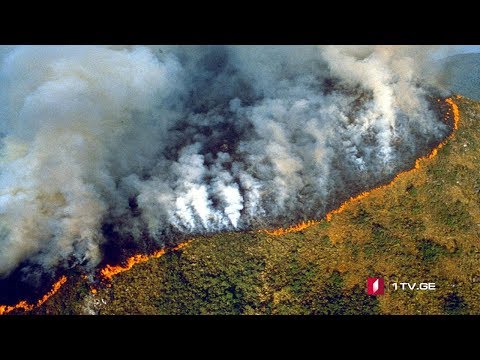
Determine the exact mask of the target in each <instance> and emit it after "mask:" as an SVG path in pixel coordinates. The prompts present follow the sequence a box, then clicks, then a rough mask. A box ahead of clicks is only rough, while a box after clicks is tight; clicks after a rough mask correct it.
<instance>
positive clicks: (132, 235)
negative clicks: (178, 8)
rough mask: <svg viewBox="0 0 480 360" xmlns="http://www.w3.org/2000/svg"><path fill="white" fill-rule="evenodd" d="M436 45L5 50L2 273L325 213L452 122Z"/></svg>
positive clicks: (0, 122)
mask: <svg viewBox="0 0 480 360" xmlns="http://www.w3.org/2000/svg"><path fill="white" fill-rule="evenodd" d="M434 51H437V49H436V48H434V47H425V46H420V47H406V46H355V47H352V46H297V47H292V46H280V47H272V46H188V47H186V46H164V47H163V46H158V47H142V46H130V47H100V46H59V47H53V46H41V47H31V46H25V47H15V48H13V49H6V50H3V51H2V52H1V53H0V55H1V56H2V58H3V60H2V65H1V74H0V76H1V78H0V136H1V147H0V151H1V155H0V156H1V157H0V276H4V277H5V276H8V274H10V273H11V271H13V270H14V269H17V268H18V267H19V265H20V264H21V265H20V266H21V267H22V269H23V271H24V274H25V278H26V279H27V280H28V279H29V278H35V274H36V273H38V272H41V273H48V272H53V271H55V270H56V269H58V268H72V267H78V266H81V267H82V268H83V269H85V270H88V269H93V268H94V267H95V266H96V265H97V264H98V263H99V262H100V261H101V260H102V258H103V256H104V254H103V253H102V249H105V245H108V244H109V243H116V244H117V246H119V247H121V246H123V245H122V244H124V243H126V242H128V243H134V244H137V246H138V248H140V249H141V248H142V247H144V246H146V245H145V244H146V243H154V244H156V245H157V246H162V245H163V244H165V243H166V242H170V241H173V240H172V239H175V238H176V237H181V236H186V235H191V234H199V233H211V232H218V231H226V230H244V229H251V228H258V227H265V226H278V225H289V224H290V223H291V222H293V221H298V220H301V219H312V218H319V217H321V216H322V215H324V214H325V213H326V211H328V210H330V209H332V208H333V207H335V206H336V205H338V204H339V203H340V202H341V201H343V200H345V198H347V197H349V196H352V195H354V194H356V193H358V192H359V191H362V190H366V189H368V188H370V187H372V186H374V185H376V184H379V183H381V182H384V181H386V180H388V179H390V178H391V177H392V176H393V175H394V174H395V173H396V172H398V171H399V170H401V169H405V168H408V167H410V166H411V165H412V163H413V161H414V159H415V158H416V157H417V156H418V154H419V153H421V152H422V151H425V150H426V149H427V148H428V147H429V146H432V145H433V144H434V143H436V142H438V141H440V140H441V139H442V138H443V137H444V136H446V134H447V133H448V131H449V129H448V127H447V125H446V124H445V123H443V122H442V121H441V120H440V119H439V117H438V116H436V115H435V113H434V111H433V110H432V108H431V106H430V103H429V100H428V96H429V95H431V89H432V87H433V86H435V81H434V77H433V76H431V75H429V76H427V78H426V76H425V74H428V71H426V69H427V68H428V67H429V64H430V61H431V56H430V55H431V54H432V53H433V52H434ZM437 94H438V93H437ZM33 269H35V271H34V270H33Z"/></svg>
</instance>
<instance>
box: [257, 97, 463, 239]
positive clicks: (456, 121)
mask: <svg viewBox="0 0 480 360" xmlns="http://www.w3.org/2000/svg"><path fill="white" fill-rule="evenodd" d="M456 98H457V99H460V98H461V96H460V95H457V97H456ZM445 102H446V103H447V104H449V105H450V106H451V109H452V112H453V130H454V131H455V130H458V126H459V123H460V111H459V110H458V105H457V104H455V102H454V101H453V99H452V98H448V99H445ZM446 115H449V112H447V114H446ZM454 136H455V133H454V132H452V133H451V134H450V135H449V136H448V137H447V138H446V139H445V140H443V141H442V142H441V143H439V144H438V145H437V146H436V147H435V148H434V149H432V151H431V152H430V153H429V154H428V155H426V156H423V157H421V158H418V159H417V160H415V165H414V167H413V168H411V169H409V170H405V171H402V172H400V173H398V174H397V175H395V177H394V178H393V180H392V181H390V182H389V183H388V184H385V185H381V186H379V187H376V188H374V189H372V190H370V191H364V192H362V193H360V194H358V195H357V196H353V197H351V198H350V199H348V200H346V201H344V202H343V203H342V204H341V205H340V206H339V207H338V208H336V209H334V210H332V211H330V212H328V213H327V214H326V215H325V220H327V222H330V221H331V220H332V216H333V215H335V214H340V213H341V212H343V211H344V210H345V209H346V208H347V206H349V205H350V204H352V203H354V202H357V201H359V200H361V199H364V198H366V197H367V196H369V195H370V194H371V193H373V192H374V191H379V190H381V189H386V188H388V187H390V186H392V185H393V183H395V182H396V181H397V180H398V179H399V178H400V177H402V176H405V174H408V173H410V172H413V171H416V170H418V169H420V168H421V167H422V165H423V164H422V163H424V162H425V161H428V160H431V159H433V158H434V157H435V156H437V154H438V150H440V149H441V148H442V147H444V146H445V145H446V144H447V142H448V141H450V140H451V139H452V138H453V137H454ZM318 223H319V221H316V220H308V221H303V222H301V223H300V224H297V225H292V226H290V227H288V228H286V229H283V228H280V229H275V230H260V231H261V232H265V233H266V234H268V235H273V236H279V235H284V234H288V233H292V232H297V231H302V230H304V229H306V228H308V227H310V226H313V225H316V224H318Z"/></svg>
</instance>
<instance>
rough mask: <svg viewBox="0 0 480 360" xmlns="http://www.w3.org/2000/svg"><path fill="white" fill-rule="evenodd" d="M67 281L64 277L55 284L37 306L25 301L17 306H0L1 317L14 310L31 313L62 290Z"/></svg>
mask: <svg viewBox="0 0 480 360" xmlns="http://www.w3.org/2000/svg"><path fill="white" fill-rule="evenodd" d="M66 281H67V277H66V276H62V277H61V278H60V279H59V280H58V281H57V282H56V283H55V284H53V286H52V289H51V290H50V291H49V292H48V293H46V294H45V295H43V297H42V298H41V299H39V300H38V301H37V302H36V303H35V304H29V303H28V302H26V301H25V300H22V301H20V302H19V303H18V304H16V305H12V306H8V305H0V315H5V314H8V313H9V312H12V311H13V310H23V311H31V310H33V309H35V308H37V307H39V306H41V305H42V304H43V303H44V302H45V301H47V300H48V299H50V297H52V296H53V295H54V294H55V293H56V292H57V291H58V290H60V288H61V287H62V285H63V284H65V282H66Z"/></svg>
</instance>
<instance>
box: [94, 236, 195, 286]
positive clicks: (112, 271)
mask: <svg viewBox="0 0 480 360" xmlns="http://www.w3.org/2000/svg"><path fill="white" fill-rule="evenodd" d="M191 241H192V240H188V241H186V242H183V243H181V244H179V245H177V246H175V247H174V248H172V249H171V250H173V251H177V250H180V249H182V248H184V247H185V246H187V245H188V244H189V243H190V242H191ZM166 251H167V249H161V250H158V251H155V252H154V253H153V254H150V255H143V254H137V255H134V256H131V257H129V258H128V259H127V260H126V261H125V264H124V265H107V266H105V267H104V268H103V269H102V270H100V275H101V276H102V278H104V279H106V280H111V279H112V277H114V276H115V275H117V274H120V273H122V272H124V271H128V270H130V269H131V268H132V267H133V266H134V265H136V264H140V263H143V262H146V261H148V260H150V259H154V258H159V257H161V256H163V255H164V254H165V253H166ZM96 292H97V291H96V290H95V289H92V293H94V294H95V293H96Z"/></svg>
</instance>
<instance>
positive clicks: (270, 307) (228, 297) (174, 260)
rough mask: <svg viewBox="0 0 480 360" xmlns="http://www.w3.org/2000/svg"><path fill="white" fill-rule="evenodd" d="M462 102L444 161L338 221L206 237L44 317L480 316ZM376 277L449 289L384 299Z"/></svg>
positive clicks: (473, 195) (471, 122)
mask: <svg viewBox="0 0 480 360" xmlns="http://www.w3.org/2000/svg"><path fill="white" fill-rule="evenodd" d="M457 103H458V105H459V108H460V113H461V123H460V129H459V130H458V131H457V133H456V134H455V137H454V138H453V139H452V140H451V141H450V142H449V143H448V144H447V145H446V146H444V147H443V148H442V149H441V150H440V151H439V153H438V156H437V157H435V158H434V159H432V160H429V161H426V162H422V167H421V169H419V170H417V171H414V172H409V173H407V174H404V175H403V176H401V177H400V178H399V179H398V180H397V181H396V182H395V184H394V185H393V186H391V187H388V188H385V189H379V190H376V191H373V192H372V193H371V194H370V195H369V196H368V197H366V198H364V199H362V200H360V201H358V202H357V203H353V204H350V205H349V206H347V207H346V209H345V211H344V212H342V213H340V214H336V215H334V216H333V219H332V221H331V222H330V223H327V222H326V221H321V222H320V223H319V224H317V225H315V226H312V227H310V228H308V229H305V230H303V231H301V232H297V233H290V234H286V235H283V236H269V235H267V234H265V233H258V232H244V233H228V234H217V235H214V236H210V237H198V238H195V239H194V240H193V241H192V242H191V243H190V244H189V245H188V246H186V247H185V248H183V249H181V250H179V251H169V252H167V254H166V255H165V256H163V257H161V258H159V259H152V260H150V261H148V262H146V263H143V264H139V265H136V266H135V267H134V268H133V269H132V270H130V271H128V272H125V273H122V274H119V275H118V276H116V277H115V278H114V279H113V282H112V284H111V287H106V286H104V287H101V288H99V291H98V293H97V294H96V295H91V294H90V292H89V289H88V286H87V285H86V280H83V279H80V278H79V279H75V280H72V279H70V280H69V281H68V282H67V284H66V285H65V286H64V287H63V288H62V289H61V291H60V292H59V293H58V294H57V295H55V296H54V297H52V299H50V300H49V301H48V302H47V303H45V305H44V306H43V307H42V308H40V309H38V310H36V313H86V312H88V311H94V312H97V313H100V314H465V313H469V314H472V313H473V314H480V241H479V240H480V206H479V205H480V177H479V174H480V131H479V130H478V124H479V120H480V104H478V103H475V102H473V101H470V100H467V99H462V100H457ZM286 225H288V224H286ZM369 276H383V277H384V278H385V283H386V285H387V284H388V283H389V282H393V281H397V282H435V283H436V288H437V289H436V290H435V291H401V290H399V291H393V290H391V288H390V289H388V290H387V291H386V293H385V295H384V296H379V297H372V296H368V295H367V294H366V291H365V284H366V279H367V277H369ZM102 299H103V301H104V302H105V304H104V303H103V302H102V301H101V300H102ZM89 309H90V310H89Z"/></svg>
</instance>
